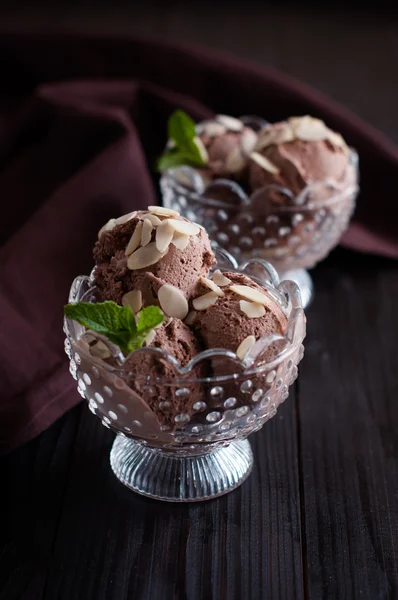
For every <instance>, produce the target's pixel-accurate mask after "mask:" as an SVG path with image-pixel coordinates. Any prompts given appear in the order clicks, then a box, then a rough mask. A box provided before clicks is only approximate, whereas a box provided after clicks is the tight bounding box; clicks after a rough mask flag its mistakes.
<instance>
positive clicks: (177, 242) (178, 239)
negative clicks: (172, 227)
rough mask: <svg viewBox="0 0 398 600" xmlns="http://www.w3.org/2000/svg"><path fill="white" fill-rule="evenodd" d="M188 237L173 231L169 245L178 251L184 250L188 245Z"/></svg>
mask: <svg viewBox="0 0 398 600" xmlns="http://www.w3.org/2000/svg"><path fill="white" fill-rule="evenodd" d="M189 240H190V237H189V235H185V233H178V231H174V235H173V239H172V240H171V243H172V244H173V245H174V246H175V247H176V248H178V250H185V248H186V247H187V246H188V244H189Z"/></svg>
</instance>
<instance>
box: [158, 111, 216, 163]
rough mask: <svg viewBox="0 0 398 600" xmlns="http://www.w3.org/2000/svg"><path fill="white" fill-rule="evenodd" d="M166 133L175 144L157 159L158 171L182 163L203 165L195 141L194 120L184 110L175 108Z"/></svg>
mask: <svg viewBox="0 0 398 600" xmlns="http://www.w3.org/2000/svg"><path fill="white" fill-rule="evenodd" d="M168 134H169V138H170V140H172V141H173V142H174V144H175V145H174V147H172V148H170V149H169V150H166V151H165V152H164V153H163V154H162V156H161V157H160V158H159V159H158V162H157V168H158V170H159V171H165V170H167V169H172V168H173V167H179V166H182V165H188V166H190V167H203V166H204V165H205V164H206V162H205V161H204V160H203V157H202V155H201V153H200V150H199V148H198V146H197V144H196V141H195V138H196V129H195V122H194V121H193V120H192V119H191V117H189V116H188V115H187V114H186V113H185V112H184V111H182V110H176V111H175V112H174V113H173V114H172V115H171V117H170V118H169V121H168Z"/></svg>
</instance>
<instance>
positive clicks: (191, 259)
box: [94, 207, 215, 318]
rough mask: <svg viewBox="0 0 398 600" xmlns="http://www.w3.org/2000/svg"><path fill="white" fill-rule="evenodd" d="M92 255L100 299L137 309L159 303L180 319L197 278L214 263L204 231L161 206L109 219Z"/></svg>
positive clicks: (184, 314)
mask: <svg viewBox="0 0 398 600" xmlns="http://www.w3.org/2000/svg"><path fill="white" fill-rule="evenodd" d="M124 219H127V220H125V221H124ZM94 259H95V262H96V269H95V281H96V284H97V288H98V291H99V293H100V296H101V299H102V300H113V301H114V302H116V303H117V304H123V305H130V306H131V308H132V309H133V312H135V313H136V312H138V311H139V310H140V308H141V307H142V306H148V305H151V304H157V305H159V304H160V306H161V308H162V309H163V310H164V312H165V313H166V314H167V315H168V316H171V317H179V318H184V317H185V316H186V314H187V312H188V299H189V298H190V297H191V295H192V294H193V293H194V291H195V288H196V286H197V283H198V278H199V277H200V276H201V275H207V273H208V271H209V269H210V267H211V266H212V265H213V264H214V263H215V257H214V253H213V251H212V250H211V247H210V242H209V238H208V235H207V233H206V231H205V230H204V229H203V228H201V227H200V226H198V225H196V224H194V223H192V222H190V221H188V220H187V219H184V218H183V217H181V216H180V215H179V214H178V213H177V212H176V211H169V210H167V209H164V208H161V207H149V209H148V211H139V212H135V213H131V214H130V215H126V216H125V217H122V218H121V222H117V220H113V219H112V220H111V221H110V222H109V223H108V224H107V225H106V226H105V227H104V228H103V229H102V230H101V231H100V233H99V239H98V241H97V243H96V245H95V248H94ZM170 305H172V307H171V306H170Z"/></svg>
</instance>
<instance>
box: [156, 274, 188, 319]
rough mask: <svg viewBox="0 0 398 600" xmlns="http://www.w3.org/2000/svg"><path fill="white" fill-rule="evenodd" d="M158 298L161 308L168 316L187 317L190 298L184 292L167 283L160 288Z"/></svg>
mask: <svg viewBox="0 0 398 600" xmlns="http://www.w3.org/2000/svg"><path fill="white" fill-rule="evenodd" d="M158 299H159V303H160V307H161V309H162V310H163V311H164V312H165V313H166V315H167V316H168V317H177V319H185V317H186V316H187V314H188V300H187V299H186V298H185V296H184V294H183V292H182V291H181V290H180V289H178V288H177V287H175V286H174V285H170V284H168V283H166V284H165V285H162V287H161V288H159V291H158Z"/></svg>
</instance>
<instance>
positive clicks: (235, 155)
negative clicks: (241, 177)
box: [225, 148, 246, 173]
mask: <svg viewBox="0 0 398 600" xmlns="http://www.w3.org/2000/svg"><path fill="white" fill-rule="evenodd" d="M245 166H246V160H245V158H244V157H243V155H242V152H241V149H240V148H234V149H233V150H231V152H230V153H229V154H228V156H227V158H226V160H225V168H226V169H227V171H229V172H230V173H239V171H242V169H244V168H245Z"/></svg>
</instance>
